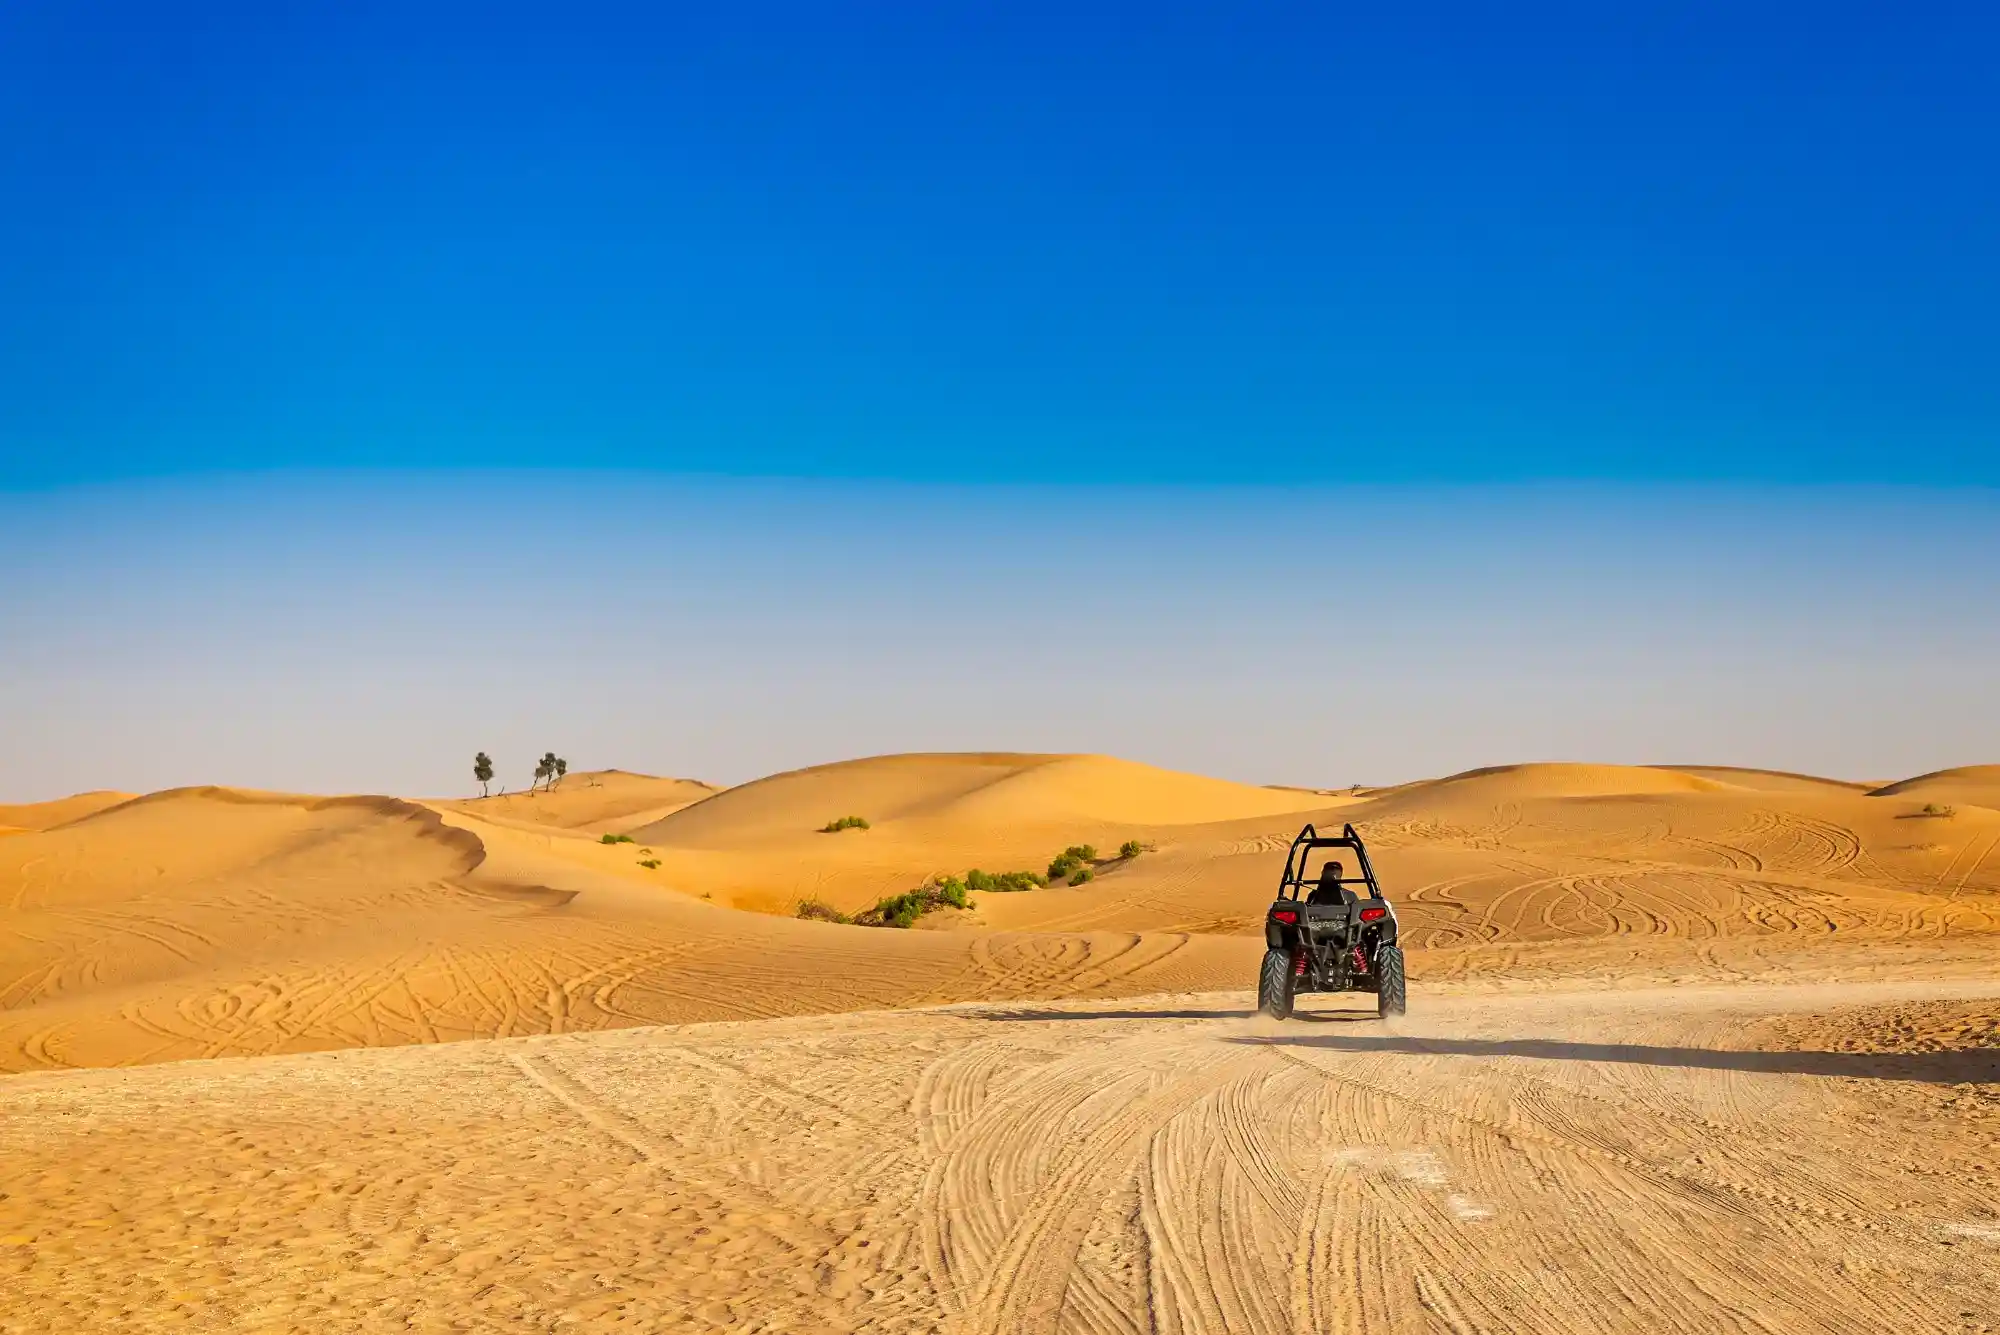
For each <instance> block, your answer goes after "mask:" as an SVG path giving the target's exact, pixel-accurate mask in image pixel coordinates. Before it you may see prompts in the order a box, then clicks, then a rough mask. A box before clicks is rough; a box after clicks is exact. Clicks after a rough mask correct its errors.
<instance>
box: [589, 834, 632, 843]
mask: <svg viewBox="0 0 2000 1335" xmlns="http://www.w3.org/2000/svg"><path fill="white" fill-rule="evenodd" d="M597 842H598V843H600V844H629V843H631V842H632V836H631V835H629V834H607V835H603V836H600V837H599V839H598V841H597Z"/></svg>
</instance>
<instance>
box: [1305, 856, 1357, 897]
mask: <svg viewBox="0 0 2000 1335" xmlns="http://www.w3.org/2000/svg"><path fill="white" fill-rule="evenodd" d="M1340 879H1341V878H1340V864H1339V863H1338V862H1329V863H1327V864H1326V865H1325V866H1324V867H1321V868H1320V869H1319V884H1318V885H1315V886H1314V887H1313V888H1312V892H1311V893H1310V894H1308V895H1307V896H1306V903H1307V904H1352V903H1354V902H1355V901H1356V900H1358V899H1359V898H1360V896H1359V895H1357V894H1355V893H1354V892H1353V891H1352V890H1349V889H1348V888H1347V887H1346V886H1344V885H1342V884H1341V883H1340Z"/></svg>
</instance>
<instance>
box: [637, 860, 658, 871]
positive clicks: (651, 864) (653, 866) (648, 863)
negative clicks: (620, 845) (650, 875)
mask: <svg viewBox="0 0 2000 1335" xmlns="http://www.w3.org/2000/svg"><path fill="white" fill-rule="evenodd" d="M639 865H640V866H642V867H644V868H645V869H646V870H647V871H654V870H657V869H658V867H659V865H660V860H659V859H658V858H640V859H639Z"/></svg>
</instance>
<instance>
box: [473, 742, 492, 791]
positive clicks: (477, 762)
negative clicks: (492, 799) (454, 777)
mask: <svg viewBox="0 0 2000 1335" xmlns="http://www.w3.org/2000/svg"><path fill="white" fill-rule="evenodd" d="M472 777H473V778H475V779H477V780H478V781H479V795H480V796H481V797H484V796H486V785H487V784H489V783H492V782H493V757H492V756H489V755H487V754H486V753H485V752H484V751H481V752H480V753H479V754H478V755H476V756H474V757H473V758H472Z"/></svg>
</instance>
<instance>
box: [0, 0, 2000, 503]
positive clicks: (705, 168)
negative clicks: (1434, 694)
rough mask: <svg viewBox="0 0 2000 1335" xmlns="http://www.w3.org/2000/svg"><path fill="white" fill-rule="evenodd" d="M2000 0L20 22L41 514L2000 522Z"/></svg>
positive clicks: (26, 292) (591, 11)
mask: <svg viewBox="0 0 2000 1335" xmlns="http://www.w3.org/2000/svg"><path fill="white" fill-rule="evenodd" d="M1996 56H2000V10H1996V9H1994V7H1992V6H1990V5H1979V4H1924V3H1918V4H1912V5H1905V6H1895V7H1888V6H1881V5H1859V4H1840V3H1829V4H1823V5H1816V6H1812V7H1811V8H1810V9H1809V10H1807V9H1802V8H1801V7H1799V6H1797V5H1792V4H1782V5H1780V4H1756V3H1749V4H1719V3H1718V4H1687V3H1681V4H1670V5H1666V4H1628V5H1598V4H1557V5H1552V4H1546V3H1524V4H1515V5H1505V6H1498V5H1488V4H1472V3H1461V4H1421V3H1418V4H1410V5H1399V6H1377V7H1372V8H1371V9H1364V8H1363V7H1349V6H1328V5H1268V4H1249V5H1244V4H1231V5H1226V6H1225V5H1213V6H1205V7H1195V6H1185V5H1172V4H1148V5H1143V6H1140V5H1129V6H1088V5H1063V6H1033V5H982V6H964V5H946V6H936V7H924V6H910V5H864V4H842V5H800V4H759V3H747V4H742V5H728V6H687V5H682V6H675V5H656V4H590V3H581V4H575V5H563V6H549V5H545V4H543V5H525V4H508V3H497V4H495V3H481V4H476V5H475V4H421V3H396V4H386V3H353V2H351V0H350V2H343V3H338V4H332V3H327V4H311V3H307V4H297V5H285V6H272V5H268V4H202V3H196V4H188V5H173V6H160V5H152V4H135V3H123V2H120V0H110V2H108V3H99V4H91V5H76V4H63V3H55V2H54V0H27V2H26V3H17V4H12V5H8V6H6V7H4V9H0V200H5V201H6V207H5V209H4V210H0V485H6V486H10V487H13V488H16V489H19V488H24V487H25V488H42V487H47V486H51V485H64V484H70V483H77V482H89V481H105V480H116V479H118V478H122V477H137V476H157V475H163V474H176V473H188V472H216V471H240V470H285V469H289V468H295V467H316V468H328V467H333V468H405V467H426V468H453V467H484V468H492V467H501V468H518V467H530V468H532V467H545V466H564V467H575V466H582V467H604V468H620V469H641V470H657V471H662V472H668V473H695V474H721V475H731V476H745V477H760V476H776V477H795V478H796V477H863V478H881V479H902V480H931V481H945V482H957V483H978V482H990V481H1011V482H1027V483H1066V482H1100V483H1104V482H1140V483H1151V482H1173V483H1192V484H1213V483H1231V482H1235V483H1256V482H1264V483H1269V482H1281V481H1287V480H1295V479H1307V480H1314V481H1321V482H1340V481H1352V480H1357V479H1359V480H1368V481H1377V482H1433V483H1465V482H1479V481H1510V480H1523V479H1550V478H1571V479H1575V478H1587V479H1600V480H1641V481H1643V480H1676V481H1688V480H1702V479H1720V480H1733V481H1762V482H1775V483H1815V482H1869V481H1876V482H1903V483H1918V484H1926V485H1934V486H1953V485H1966V484H1979V485H1987V486H1991V485H1993V484H1995V483H1996V482H2000V448H1997V447H1996V442H2000V433H1997V432H1996V426H2000V366H1996V361H2000V329H1996V327H1995V320H1994V315H1993V312H1994V311H1996V310H2000V173H1996V172H1994V171H1993V170H1992V165H1991V164H1992V143H1991V133H1992V127H1993V126H1994V125H1995V124H2000V81H1997V80H1995V79H1993V78H1992V70H1993V69H1994V68H1995V61H1996Z"/></svg>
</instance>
